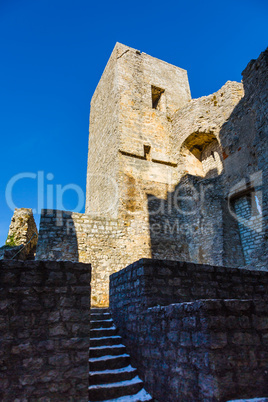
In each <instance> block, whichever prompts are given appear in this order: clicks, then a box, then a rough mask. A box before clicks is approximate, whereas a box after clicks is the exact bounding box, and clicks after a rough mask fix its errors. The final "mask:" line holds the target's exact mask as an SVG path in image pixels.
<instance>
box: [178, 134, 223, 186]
mask: <svg viewBox="0 0 268 402" xmlns="http://www.w3.org/2000/svg"><path fill="white" fill-rule="evenodd" d="M181 157H182V163H183V166H184V169H185V172H186V173H189V174H191V175H193V176H200V177H206V178H211V177H216V176H218V175H220V174H221V172H222V170H223V164H222V155H221V148H220V144H219V142H218V140H217V138H216V137H215V135H214V134H212V133H193V134H191V135H190V136H189V137H188V138H187V139H186V140H185V141H184V143H183V144H182V147H181Z"/></svg>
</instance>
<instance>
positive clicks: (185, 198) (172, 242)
mask: <svg viewBox="0 0 268 402" xmlns="http://www.w3.org/2000/svg"><path fill="white" fill-rule="evenodd" d="M221 186H222V183H221V180H220V178H213V179H203V180H202V179H200V178H198V177H195V176H190V175H187V176H184V177H183V178H182V180H181V181H180V183H179V184H178V185H177V186H176V188H175V191H173V192H170V193H169V194H168V196H167V198H166V199H165V200H163V199H159V198H157V197H152V196H150V197H149V198H148V209H149V211H150V215H149V221H150V238H151V250H152V258H155V259H171V260H180V261H191V262H196V263H204V264H212V265H223V254H222V250H223V230H222V225H223V223H222V221H223V219H224V218H223V216H222V188H221Z"/></svg>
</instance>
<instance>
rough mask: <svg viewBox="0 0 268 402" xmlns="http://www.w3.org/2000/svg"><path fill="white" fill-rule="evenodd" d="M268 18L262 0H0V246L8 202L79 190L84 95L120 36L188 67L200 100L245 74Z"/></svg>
mask: <svg viewBox="0 0 268 402" xmlns="http://www.w3.org/2000/svg"><path fill="white" fill-rule="evenodd" d="M267 20H268V4H267V1H266V0H254V1H253V0H252V1H248V0H243V1H242V0H226V1H224V2H221V1H220V2H215V1H197V0H195V1H180V0H177V1H170V0H167V1H165V2H160V1H157V0H156V1H152V2H151V1H144V0H143V1H142V0H136V1H135V2H126V1H124V2H123V1H115V2H112V1H105V0H104V1H101V2H98V3H97V2H94V3H93V2H91V1H89V0H76V1H74V0H73V1H70V0H64V1H63V0H23V1H19V0H0V133H1V158H0V174H1V176H0V245H2V244H4V242H5V239H6V236H7V232H8V227H9V224H10V220H11V217H12V214H13V211H12V207H13V206H16V207H19V208H20V207H26V208H34V209H37V199H38V192H39V207H40V206H41V200H40V194H44V197H45V199H44V206H45V207H46V206H47V204H46V197H47V191H52V192H53V194H54V199H55V198H56V197H55V194H56V189H57V187H56V186H57V185H58V186H62V187H64V186H66V185H69V184H74V185H76V186H78V187H79V188H81V191H82V192H85V186H86V164H87V143H88V120H89V111H90V99H91V97H92V94H93V92H94V89H95V87H96V85H97V83H98V81H99V79H100V76H101V74H102V71H103V69H104V67H105V65H106V62H107V60H108V58H109V55H110V53H111V51H112V49H113V47H114V45H115V43H116V42H121V43H124V44H126V45H128V46H131V47H134V48H136V49H139V50H141V51H143V52H145V53H148V54H150V55H152V56H154V57H157V58H159V59H162V60H165V61H167V62H169V63H171V64H175V65H177V66H179V67H182V68H185V69H187V70H188V76H189V81H190V87H191V93H192V97H193V98H197V97H200V96H203V95H208V94H210V93H212V92H215V91H217V90H218V89H219V88H220V87H221V86H222V85H223V84H224V83H225V82H226V81H227V80H235V81H240V80H241V72H242V70H243V69H244V68H245V67H246V65H247V63H248V62H249V61H250V60H251V59H253V58H257V57H258V55H259V54H260V52H261V51H263V50H264V49H265V48H266V46H267V38H268V35H267V34H268V24H267ZM38 172H39V173H38ZM19 174H20V175H21V176H17V175H19ZM42 177H43V182H44V185H42ZM12 178H14V179H13V182H14V185H13V186H12ZM37 179H38V180H37ZM16 180H17V181H16ZM37 182H39V190H38V188H37ZM7 187H8V188H9V191H8V192H9V198H8V202H7V200H6V196H5V193H6V188H7ZM62 187H61V188H62ZM58 191H59V187H58ZM41 198H42V197H41ZM77 201H78V197H77V195H76V193H75V191H73V190H70V189H69V190H67V191H65V193H64V195H63V206H64V207H65V209H67V210H73V209H75V208H76V207H77ZM54 205H55V203H54ZM81 212H83V209H82V210H81ZM35 217H36V220H37V222H39V216H38V214H35Z"/></svg>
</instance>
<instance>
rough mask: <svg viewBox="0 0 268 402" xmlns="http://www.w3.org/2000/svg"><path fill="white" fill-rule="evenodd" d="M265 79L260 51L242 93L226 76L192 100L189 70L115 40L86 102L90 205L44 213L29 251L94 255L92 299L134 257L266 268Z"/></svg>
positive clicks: (98, 300) (104, 297)
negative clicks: (247, 208) (79, 210)
mask: <svg viewBox="0 0 268 402" xmlns="http://www.w3.org/2000/svg"><path fill="white" fill-rule="evenodd" d="M267 81H268V80H267V54H266V53H264V54H263V55H261V56H260V58H259V59H258V60H257V61H256V62H253V63H250V64H249V66H248V67H247V69H246V70H245V72H244V83H243V84H244V86H245V96H244V97H243V95H244V89H243V85H242V84H241V83H236V82H230V81H228V82H227V83H226V84H225V85H224V86H223V87H222V88H221V89H220V90H219V91H217V92H216V93H214V94H212V95H209V96H206V97H202V98H200V99H193V100H190V91H189V84H188V79H187V73H186V71H185V70H182V69H180V68H177V67H175V66H171V65H169V64H168V63H165V62H163V61H161V60H157V59H155V58H153V57H151V56H148V55H146V54H144V53H140V52H139V51H137V50H135V49H131V48H129V47H127V46H124V45H121V44H117V45H116V46H115V49H114V51H113V53H112V55H111V58H110V60H109V62H108V64H107V66H106V68H105V71H104V73H103V76H102V78H101V80H100V83H99V85H98V87H97V89H96V91H95V94H94V96H93V99H92V103H91V117H90V135H89V168H88V178H87V179H88V181H87V207H86V214H85V215H84V214H69V215H68V216H69V217H70V216H71V219H69V218H68V217H67V218H66V217H65V215H64V214H63V218H58V217H57V218H56V217H55V216H56V215H57V214H58V212H56V211H54V212H53V213H52V217H50V216H47V215H46V216H43V217H42V219H41V224H40V239H39V242H38V252H37V257H38V258H39V259H46V258H49V259H53V258H56V259H63V260H64V259H70V258H71V259H72V260H74V261H78V260H79V261H84V262H91V263H92V267H93V268H92V269H93V276H92V278H93V291H92V295H93V299H92V300H93V304H94V305H96V306H97V305H99V306H101V305H103V306H104V305H107V304H108V286H109V285H108V280H109V275H110V274H112V273H114V272H116V271H118V270H120V269H122V268H124V267H125V266H126V265H128V264H131V263H133V262H134V261H136V260H137V259H139V258H150V257H153V258H159V259H170V260H181V261H193V262H198V263H209V264H212V265H225V266H230V267H243V266H245V265H246V264H247V265H249V266H251V267H259V268H262V269H267V247H266V246H267V233H266V232H267V208H268V199H267V197H268V195H267V174H268V173H267V171H268V170H267V167H266V159H267V155H266V153H267V149H268V147H267V120H266V119H267V117H266V115H265V113H266V112H265V111H266V109H265V108H266V107H267ZM245 191H246V192H249V193H250V195H251V199H252V200H253V201H254V200H255V201H254V202H255V206H254V207H253V206H251V210H254V211H255V215H254V217H253V218H252V219H251V220H250V225H251V226H248V225H247V223H248V219H246V218H247V216H246V215H245V214H246V213H245V214H244V215H243V213H242V215H241V213H240V212H239V213H238V209H239V205H240V204H239V198H240V197H244V196H247V195H246V194H245ZM255 195H256V196H257V200H256V197H255ZM253 201H252V202H253ZM237 208H238V209H237ZM260 210H261V213H260V212H259V211H260ZM60 214H61V213H60ZM239 214H240V215H241V217H242V219H240V218H239ZM70 222H71V225H73V228H74V230H69V229H70V228H69V226H68V225H69V224H70ZM62 223H63V224H62ZM244 223H246V225H245V224H244ZM241 225H243V227H244V229H243V227H242V226H241ZM257 225H258V230H256V229H257ZM245 228H246V229H245ZM67 229H68V230H69V232H70V233H67Z"/></svg>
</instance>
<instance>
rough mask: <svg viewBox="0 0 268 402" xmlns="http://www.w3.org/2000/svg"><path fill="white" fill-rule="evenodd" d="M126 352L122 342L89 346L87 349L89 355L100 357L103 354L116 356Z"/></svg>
mask: <svg viewBox="0 0 268 402" xmlns="http://www.w3.org/2000/svg"><path fill="white" fill-rule="evenodd" d="M125 352H126V347H125V346H124V345H122V344H119V345H104V346H96V347H91V348H90V349H89V356H90V357H100V356H105V355H110V356H116V355H122V354H124V353H125Z"/></svg>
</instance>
